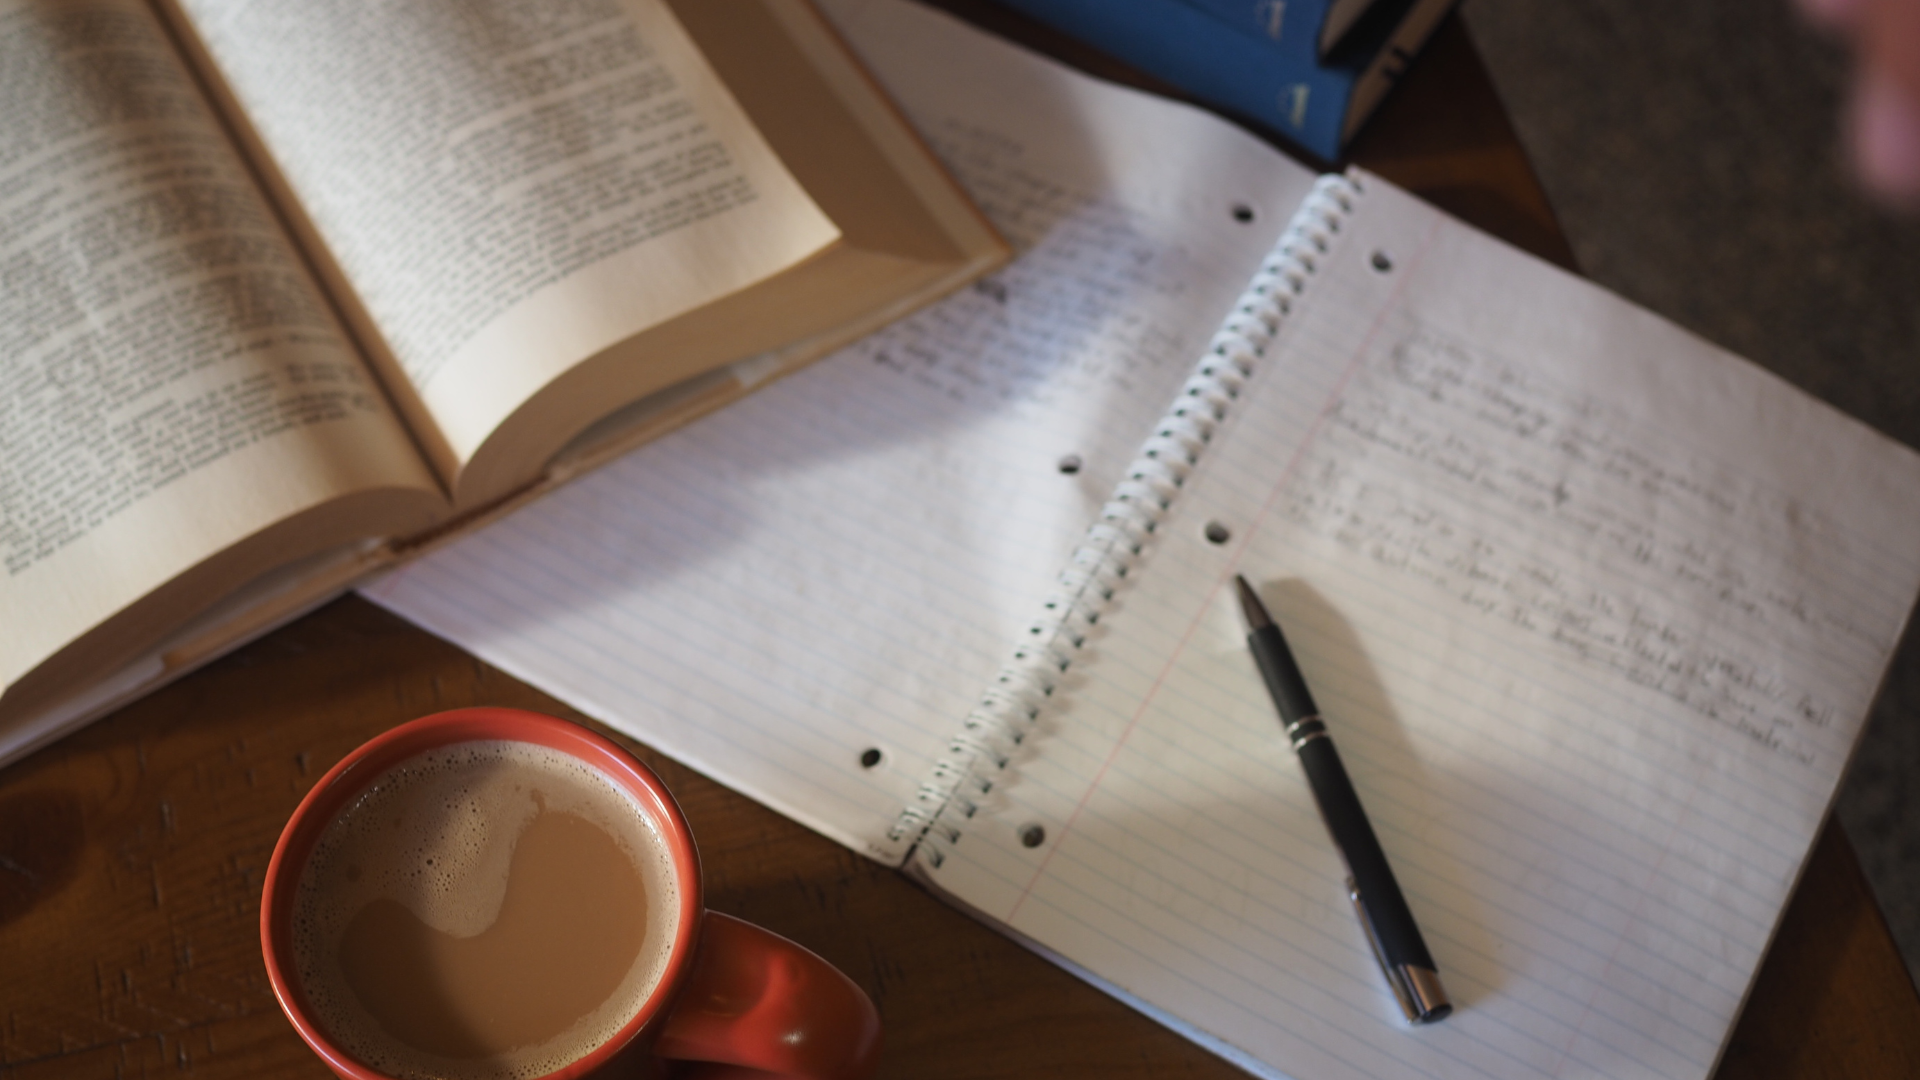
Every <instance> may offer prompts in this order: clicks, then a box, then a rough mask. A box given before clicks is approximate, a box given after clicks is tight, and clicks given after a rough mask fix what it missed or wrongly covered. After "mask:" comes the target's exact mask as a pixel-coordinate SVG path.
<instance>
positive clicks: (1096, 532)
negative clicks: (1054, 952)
mask: <svg viewBox="0 0 1920 1080" xmlns="http://www.w3.org/2000/svg"><path fill="white" fill-rule="evenodd" d="M1359 194H1360V187H1359V182H1358V181H1356V180H1354V179H1350V178H1347V177H1342V176H1324V177H1321V178H1320V179H1319V180H1318V181H1317V182H1315V184H1314V187H1313V190H1312V192H1311V193H1309V194H1308V196H1307V197H1306V199H1305V200H1304V201H1302V203H1301V204H1300V208H1299V209H1298V210H1297V211H1295V213H1294V215H1293V219H1292V220H1291V221H1290V222H1288V224H1287V227H1286V229H1285V230H1284V231H1283V232H1282V233H1281V234H1280V239H1279V241H1278V242H1277V243H1276V244H1275V245H1274V247H1273V250H1272V251H1271V252H1269V253H1268V254H1267V257H1266V258H1265V259H1264V260H1263V261H1262V262H1261V266H1260V270H1259V271H1258V272H1257V273H1255V274H1254V276H1253V278H1252V279H1251V280H1250V281H1249V282H1248V283H1247V288H1246V291H1245V292H1243V293H1242V294H1241V295H1240V298H1239V299H1238V301H1236V302H1235V304H1234V307H1233V310H1232V312H1231V313H1229V314H1228V315H1227V317H1226V319H1225V320H1224V321H1223V322H1222V323H1221V325H1220V329H1219V330H1217V331H1215V332H1214V335H1213V340H1212V341H1211V342H1210V343H1209V344H1208V347H1207V351H1206V353H1205V354H1204V355H1203V356H1202V357H1201V358H1200V361H1199V363H1198V364H1196V365H1195V366H1194V370H1193V374H1192V375H1190V376H1189V377H1188V378H1187V381H1186V383H1185V384H1184V385H1182V387H1181V388H1180V393H1179V395H1178V396H1176V397H1175V398H1174V400H1173V404H1172V405H1171V406H1169V407H1168V409H1167V412H1166V415H1164V416H1163V417H1161V419H1160V422H1159V423H1157V424H1155V425H1154V428H1153V434H1152V435H1150V436H1149V437H1148V438H1147V440H1146V441H1145V442H1144V443H1142V444H1141V446H1140V449H1139V452H1138V454H1137V455H1136V456H1135V458H1134V461H1133V463H1132V464H1131V465H1130V466H1128V468H1127V471H1126V478H1125V479H1123V480H1121V481H1120V483H1119V484H1117V485H1116V486H1115V487H1114V490H1113V493H1112V495H1111V496H1109V498H1108V499H1107V501H1106V503H1105V505H1104V506H1102V508H1101V510H1100V516H1099V518H1098V519H1097V520H1096V521H1095V522H1094V523H1093V524H1092V525H1091V526H1089V527H1088V529H1087V533H1086V536H1085V537H1084V538H1083V539H1082V540H1081V541H1080V544H1079V545H1078V546H1077V547H1076V548H1075V549H1074V551H1073V554H1072V556H1071V557H1069V558H1068V560H1067V565H1066V567H1065V568H1064V569H1062V570H1061V571H1060V574H1059V576H1058V577H1057V578H1056V579H1055V582H1054V587H1053V591H1052V594H1051V595H1050V596H1048V597H1047V599H1046V601H1045V603H1044V604H1043V605H1042V607H1041V611H1040V614H1039V616H1038V617H1037V618H1035V619H1034V621H1033V623H1032V625H1031V626H1030V627H1028V629H1027V632H1026V633H1025V634H1024V635H1023V637H1022V640H1021V641H1020V642H1019V643H1018V644H1017V645H1016V646H1015V647H1014V650H1013V655H1012V656H1011V657H1010V658H1009V659H1008V660H1007V662H1006V663H1005V664H1003V665H1002V666H1001V668H1000V671H999V673H998V674H997V675H996V676H995V677H994V680H993V682H992V683H991V684H990V685H989V686H988V687H987V689H986V691H985V692H984V693H983V694H981V696H980V701H979V703H978V704H977V705H975V706H974V708H973V709H972V711H970V712H969V713H968V714H967V716H966V719H965V720H963V721H962V722H961V725H960V730H959V731H957V732H955V733H954V735H953V737H952V738H950V739H948V740H947V745H946V746H945V747H944V748H943V750H942V752H941V754H940V755H939V756H938V757H937V758H936V759H935V762H934V765H933V768H932V771H931V774H930V775H929V776H928V777H927V778H926V779H925V780H924V781H923V782H922V783H921V784H920V786H919V789H918V790H917V791H916V792H915V795H914V798H913V801H912V802H911V803H910V804H909V805H908V806H906V807H905V808H904V809H902V810H901V811H900V814H899V816H898V818H897V819H896V820H895V822H894V824H893V826H892V828H891V829H890V830H889V837H890V838H891V839H894V840H915V841H916V846H915V848H914V852H913V854H912V855H910V856H909V862H911V861H912V860H913V859H915V858H918V859H920V860H922V861H924V862H925V863H926V864H927V866H928V867H930V868H931V869H936V870H937V869H939V867H940V864H941V863H942V862H944V861H946V858H947V856H948V853H949V852H950V851H951V850H952V848H953V846H954V845H955V844H957V843H959V841H960V838H961V836H962V834H963V833H964V831H965V827H966V823H967V821H968V820H969V819H971V818H973V817H974V816H975V815H976V814H978V813H979V812H980V810H981V808H982V807H984V806H987V805H989V800H990V799H991V797H992V795H993V791H994V787H995V786H996V785H997V784H999V783H1001V782H1002V780H1003V779H1004V774H1005V773H1006V770H1007V769H1008V767H1009V766H1010V765H1011V764H1012V763H1013V759H1014V755H1015V754H1016V753H1017V752H1018V751H1019V750H1020V748H1021V746H1022V745H1024V744H1025V743H1026V742H1027V739H1028V737H1029V736H1030V735H1031V734H1032V733H1033V731H1034V726H1035V723H1036V722H1037V721H1038V720H1039V719H1040V717H1041V714H1042V711H1043V710H1044V709H1045V707H1046V704H1047V702H1048V700H1049V699H1050V698H1051V697H1052V695H1053V693H1054V691H1055V689H1056V688H1057V687H1058V686H1059V685H1060V680H1061V678H1062V677H1063V676H1064V675H1065V674H1066V673H1067V672H1068V671H1069V670H1070V669H1071V668H1072V666H1073V663H1074V659H1075V657H1077V656H1078V655H1079V652H1080V650H1081V648H1082V647H1083V646H1084V645H1085V644H1086V641H1087V638H1088V635H1089V634H1091V633H1092V632H1093V629H1094V627H1095V626H1096V625H1097V624H1098V623H1099V621H1100V617H1101V615H1102V613H1103V612H1105V610H1106V609H1107V606H1108V605H1109V603H1110V602H1111V601H1112V600H1113V597H1114V593H1115V591H1116V590H1117V589H1118V588H1119V587H1120V585H1121V583H1122V582H1124V581H1125V580H1126V578H1127V575H1128V574H1129V573H1130V572H1131V571H1132V569H1133V567H1134V566H1135V565H1136V564H1137V563H1138V562H1139V560H1140V557H1141V554H1142V553H1143V552H1144V551H1145V549H1146V545H1147V543H1148V542H1149V541H1150V540H1151V538H1152V537H1153V534H1154V530H1155V529H1157V528H1158V527H1159V525H1160V522H1161V521H1162V520H1163V519H1164V518H1165V517H1166V515H1167V513H1168V512H1169V511H1170V510H1171V509H1172V506H1173V501H1174V499H1175V498H1176V497H1178V495H1179V493H1180V489H1181V487H1182V486H1183V485H1184V484H1185V483H1186V480H1187V477H1188V476H1189V475H1190V474H1191V473H1192V472H1193V470H1194V468H1195V467H1196V466H1198V465H1199V463H1200V456H1201V454H1202V453H1204V452H1205V450H1206V447H1207V444H1208V442H1209V441H1210V440H1211V439H1212V438H1213V434H1214V432H1215V431H1216V430H1217V429H1218V428H1219V426H1220V424H1221V423H1222V422H1223V421H1224V420H1225V419H1226V418H1227V415H1228V412H1229V411H1230V410H1231V409H1232V408H1233V404H1234V402H1235V401H1237V400H1238V399H1239V397H1240V391H1241V388H1242V387H1244V386H1245V385H1246V382H1247V380H1248V379H1249V378H1250V377H1252V375H1253V373H1254V371H1255V370H1256V368H1257V367H1258V366H1259V364H1260V362H1261V360H1262V359H1264V357H1265V355H1266V350H1267V345H1268V344H1269V343H1270V342H1271V341H1272V340H1273V338H1274V335H1276V334H1278V333H1279V331H1280V327H1281V326H1282V324H1283V323H1284V322H1285V321H1286V318H1287V316H1288V315H1289V314H1290V313H1291V312H1292V310H1293V305H1294V304H1295V303H1296V302H1298V301H1299V299H1300V297H1301V296H1302V295H1304V294H1305V292H1306V289H1307V285H1308V282H1309V280H1310V279H1311V278H1312V277H1313V274H1314V271H1315V268H1316V267H1317V266H1318V265H1319V264H1320V261H1321V260H1322V259H1323V258H1324V257H1325V256H1326V254H1327V253H1328V252H1329V251H1330V250H1331V249H1332V245H1333V243H1334V242H1335V239H1336V238H1337V237H1338V235H1339V233H1340V229H1341V224H1342V222H1343V221H1344V220H1345V218H1346V217H1347V215H1348V214H1349V213H1351V212H1352V210H1353V205H1354V200H1355V199H1357V198H1358V197H1359Z"/></svg>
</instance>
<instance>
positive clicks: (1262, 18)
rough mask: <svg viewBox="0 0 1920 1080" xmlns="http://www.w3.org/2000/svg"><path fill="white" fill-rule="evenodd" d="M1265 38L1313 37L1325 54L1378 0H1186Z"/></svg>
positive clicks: (1268, 39)
mask: <svg viewBox="0 0 1920 1080" xmlns="http://www.w3.org/2000/svg"><path fill="white" fill-rule="evenodd" d="M1186 2H1187V3H1188V4H1189V5H1191V6H1193V7H1196V8H1199V9H1200V10H1202V11H1205V12H1209V13H1211V14H1212V15H1213V16H1214V17H1215V18H1218V19H1219V20H1220V21H1222V22H1224V23H1226V24H1227V25H1228V26H1231V27H1234V28H1236V29H1238V30H1239V31H1240V32H1241V33H1243V34H1251V35H1253V36H1254V37H1257V38H1260V39H1262V40H1265V41H1288V40H1298V39H1300V38H1303V37H1304V38H1311V39H1312V40H1313V41H1314V42H1315V43H1316V45H1317V47H1318V49H1319V51H1320V55H1321V56H1325V55H1327V53H1328V52H1330V51H1332V50H1333V49H1334V48H1335V47H1336V46H1338V45H1339V44H1340V42H1341V41H1342V40H1343V39H1345V37H1346V35H1347V32H1348V31H1350V30H1352V29H1353V28H1354V25H1355V24H1356V23H1358V22H1359V21H1360V18H1361V17H1362V16H1364V15H1365V14H1366V13H1367V12H1368V11H1370V10H1372V8H1373V5H1374V4H1375V3H1376V2H1378V0H1186Z"/></svg>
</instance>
